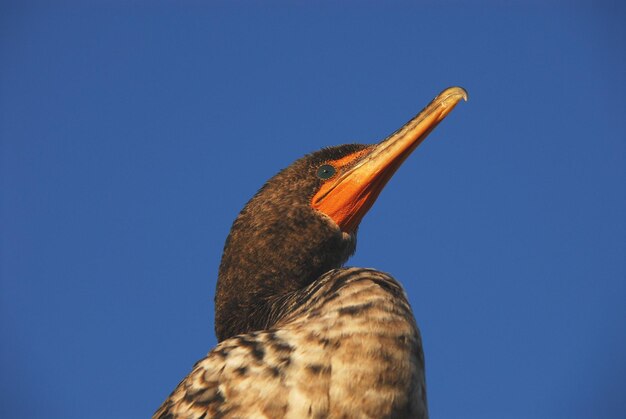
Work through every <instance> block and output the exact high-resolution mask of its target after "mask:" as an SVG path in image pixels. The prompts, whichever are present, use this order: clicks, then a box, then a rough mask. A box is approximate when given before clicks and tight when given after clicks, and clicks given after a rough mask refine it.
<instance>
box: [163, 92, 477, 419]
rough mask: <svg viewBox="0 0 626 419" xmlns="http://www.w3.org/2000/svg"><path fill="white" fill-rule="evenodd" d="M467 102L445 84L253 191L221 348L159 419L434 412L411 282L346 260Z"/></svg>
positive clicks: (237, 227)
mask: <svg viewBox="0 0 626 419" xmlns="http://www.w3.org/2000/svg"><path fill="white" fill-rule="evenodd" d="M461 99H467V93H466V92H465V90H463V89H462V88H460V87H452V88H448V89H446V90H444V91H443V92H442V93H440V94H439V95H438V96H437V97H436V98H435V99H434V100H433V101H432V102H431V103H430V104H429V105H428V106H426V107H425V108H424V110H422V112H420V113H419V114H418V115H417V116H416V117H414V118H413V119H411V120H410V121H409V122H408V123H406V124H405V125H404V126H403V127H402V128H400V129H399V130H397V131H396V132H394V133H393V134H391V135H390V136H389V137H388V138H386V139H385V140H383V141H382V142H380V143H378V144H374V145H362V144H350V145H342V146H338V147H331V148H325V149H322V150H320V151H318V152H315V153H312V154H309V155H306V156H304V157H303V158H301V159H299V160H297V161H296V162H294V163H293V164H292V165H291V166H289V167H287V168H286V169H284V170H282V171H281V172H279V173H278V174H277V175H275V176H274V177H273V178H271V179H270V180H269V181H268V182H267V183H266V184H265V185H264V186H263V187H262V188H261V189H260V190H259V191H258V192H257V194H256V195H254V197H253V198H252V199H251V200H250V201H249V202H248V203H247V204H246V206H245V207H244V209H243V210H242V211H241V213H240V214H239V216H238V217H237V218H236V220H235V221H234V223H233V226H232V229H231V231H230V234H229V235H228V238H227V239H226V244H225V246H224V254H223V256H222V261H221V264H220V268H219V274H218V281H217V292H216V296H215V332H216V335H217V338H218V341H219V343H218V345H217V346H216V347H215V348H214V349H213V350H212V351H211V352H209V354H208V355H207V356H206V357H205V358H204V359H201V360H200V361H198V362H197V363H196V364H195V366H194V367H193V369H192V371H191V372H190V373H189V375H188V376H187V377H185V378H184V379H183V380H182V381H181V383H180V384H179V385H178V386H177V387H176V389H174V391H173V392H172V394H171V395H170V396H169V397H168V398H167V400H165V402H164V403H163V404H162V405H161V407H160V408H159V409H158V410H157V411H156V413H155V414H154V416H153V418H160V419H165V418H188V419H191V418H211V417H228V418H253V417H254V418H256V417H266V418H306V417H315V418H327V417H330V418H344V417H345V418H351V417H355V418H427V417H428V409H427V402H426V384H425V375H424V355H423V352H422V342H421V337H420V333H419V329H418V328H417V325H416V323H415V320H414V317H413V313H412V311H411V307H410V305H409V302H408V300H407V297H406V295H405V293H404V290H403V289H402V286H401V285H400V283H399V282H398V281H396V280H395V279H394V278H392V277H391V276H390V275H389V274H386V273H383V272H379V271H376V270H373V269H365V268H343V267H342V266H343V264H344V263H345V262H346V260H347V259H348V258H349V257H350V256H351V255H352V254H353V253H354V251H355V248H356V233H357V229H358V226H359V223H360V222H361V219H362V218H363V216H364V215H365V213H366V212H367V211H368V209H369V208H370V207H371V206H372V204H373V203H374V201H375V200H376V198H377V197H378V195H379V193H380V192H381V190H382V189H383V187H384V186H385V184H386V183H387V181H388V180H389V179H390V178H391V176H392V175H393V174H394V172H395V171H396V170H397V169H398V167H399V166H400V165H401V164H402V162H403V161H404V160H405V159H406V158H407V157H408V156H409V154H410V153H411V152H412V151H413V150H414V149H415V148H416V147H417V146H418V145H419V144H420V143H421V141H422V140H423V139H424V138H425V137H426V136H427V135H428V134H429V133H430V131H431V130H433V128H435V126H436V125H437V124H438V123H439V122H440V121H441V120H443V119H444V118H445V117H446V115H447V114H448V113H449V112H450V111H451V110H452V109H453V108H454V107H455V106H456V104H457V103H458V102H459V101H460V100H461Z"/></svg>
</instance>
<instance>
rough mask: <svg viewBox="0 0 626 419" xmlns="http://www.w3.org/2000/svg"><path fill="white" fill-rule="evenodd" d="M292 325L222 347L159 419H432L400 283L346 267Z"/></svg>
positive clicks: (312, 292) (282, 323)
mask: <svg viewBox="0 0 626 419" xmlns="http://www.w3.org/2000/svg"><path fill="white" fill-rule="evenodd" d="M284 304H285V305H286V306H287V307H290V308H291V309H290V310H287V311H286V313H288V314H287V315H286V316H285V317H284V318H282V319H281V320H279V321H278V323H276V325H275V326H274V327H273V328H271V329H269V330H264V331H256V332H251V333H247V334H243V335H238V336H235V337H232V338H229V339H226V340H224V341H222V342H221V343H220V344H219V345H218V346H217V347H216V348H215V349H214V350H213V351H211V353H209V355H208V356H207V357H206V358H204V359H203V360H201V361H199V362H198V363H197V364H196V365H195V366H194V368H193V371H192V372H191V373H190V374H189V375H188V376H187V378H185V379H184V380H183V381H182V382H181V383H180V384H179V385H178V387H177V388H176V389H175V390H174V392H173V393H172V395H171V396H170V398H169V399H168V400H167V401H166V402H165V403H164V404H163V405H162V406H161V408H160V409H159V410H158V411H157V412H156V413H155V415H154V417H155V418H163V419H164V418H201V417H206V418H209V417H233V418H234V417H238V418H251V417H266V418H306V417H312V418H341V417H354V418H425V417H427V408H426V388H425V383H424V359H423V354H422V347H421V340H420V335H419V332H418V330H417V327H416V325H415V322H414V320H413V316H412V313H411V308H410V306H409V303H408V302H407V299H406V296H405V295H404V292H403V290H402V287H401V286H400V284H398V282H397V281H395V280H394V279H393V278H392V277H390V276H389V275H387V274H384V273H382V272H378V271H375V270H371V269H363V268H350V269H337V270H333V271H331V272H329V273H327V274H325V275H324V276H323V277H322V278H320V279H319V280H318V281H315V282H314V283H313V284H311V285H309V286H308V287H307V288H306V289H305V290H304V291H303V292H301V293H299V294H298V295H296V294H293V295H291V296H290V298H287V299H285V301H284Z"/></svg>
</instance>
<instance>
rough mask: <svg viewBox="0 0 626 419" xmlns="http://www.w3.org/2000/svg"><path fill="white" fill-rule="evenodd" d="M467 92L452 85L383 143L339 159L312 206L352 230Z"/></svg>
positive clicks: (464, 97) (346, 230)
mask: <svg viewBox="0 0 626 419" xmlns="http://www.w3.org/2000/svg"><path fill="white" fill-rule="evenodd" d="M461 99H464V100H467V92H466V91H465V90H464V89H462V88H460V87H450V88H448V89H446V90H444V91H443V92H441V93H440V94H439V95H438V96H437V97H436V98H435V99H433V101H432V102H430V104H428V106H426V107H425V108H424V109H423V110H422V111H421V112H420V113H419V114H418V115H417V116H416V117H415V118H413V119H411V120H410V121H409V122H407V123H406V124H405V125H404V126H403V127H402V128H400V129H399V130H397V131H396V132H394V133H393V134H391V135H390V136H389V137H387V138H386V139H385V140H383V141H382V142H380V143H378V144H375V145H373V146H371V147H368V148H366V149H365V150H361V151H359V152H357V153H355V154H353V155H351V156H347V157H344V158H342V159H341V161H337V162H329V163H330V164H333V163H337V165H338V166H343V165H346V166H347V167H349V169H347V170H346V171H343V172H342V171H341V167H339V168H338V175H336V176H335V177H334V178H331V179H329V180H328V181H326V182H325V183H324V184H323V185H322V186H321V187H320V190H319V191H318V192H317V193H316V194H315V195H314V196H313V200H312V202H311V205H312V207H313V208H315V209H317V210H318V211H321V212H322V213H324V214H326V215H327V216H329V217H330V218H331V219H332V220H333V221H334V222H335V223H336V224H337V225H338V226H339V227H340V228H341V230H342V231H344V232H348V233H350V232H353V231H355V230H356V228H357V227H358V225H359V223H360V222H361V219H362V218H363V216H364V215H365V213H367V211H368V210H369V209H370V208H371V206H372V204H373V203H374V201H376V198H377V197H378V195H379V194H380V192H381V191H382V189H383V187H384V186H385V185H386V184H387V181H389V179H390V178H391V176H393V174H394V173H395V171H396V170H397V169H398V167H400V165H401V164H402V162H404V160H405V159H406V158H407V157H408V156H409V154H411V152H412V151H413V150H415V148H417V146H418V145H419V144H420V143H421V142H422V141H423V140H424V138H426V136H427V135H428V134H429V133H430V132H431V131H432V130H433V129H434V128H435V127H436V126H437V124H439V122H441V121H442V120H443V119H444V118H445V117H446V116H447V115H448V114H449V113H450V111H452V109H454V107H455V106H456V104H457V103H459V102H460V101H461Z"/></svg>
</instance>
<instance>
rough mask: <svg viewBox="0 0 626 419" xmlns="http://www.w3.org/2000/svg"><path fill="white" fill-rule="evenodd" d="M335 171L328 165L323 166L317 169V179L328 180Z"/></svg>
mask: <svg viewBox="0 0 626 419" xmlns="http://www.w3.org/2000/svg"><path fill="white" fill-rule="evenodd" d="M336 171H337V170H336V169H335V168H334V167H333V166H331V165H330V164H323V165H321V166H320V167H319V168H318V169H317V177H318V178H320V179H330V178H331V177H333V175H334V174H335V172H336Z"/></svg>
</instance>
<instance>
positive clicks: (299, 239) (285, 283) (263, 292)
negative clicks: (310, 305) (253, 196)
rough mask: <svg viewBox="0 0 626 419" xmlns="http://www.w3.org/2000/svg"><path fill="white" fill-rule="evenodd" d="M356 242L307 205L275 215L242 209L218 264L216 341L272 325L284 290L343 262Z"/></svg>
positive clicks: (301, 286) (290, 291) (296, 288)
mask: <svg viewBox="0 0 626 419" xmlns="http://www.w3.org/2000/svg"><path fill="white" fill-rule="evenodd" d="M257 219H262V220H263V222H262V223H257V222H256V220H257ZM355 245H356V239H355V236H354V235H347V234H345V233H342V232H341V231H339V230H338V229H337V227H336V226H332V225H330V224H329V223H328V220H325V219H323V218H322V217H318V216H312V215H311V211H310V209H308V208H298V207H292V208H290V209H289V212H288V213H281V214H279V215H276V216H273V215H272V214H262V216H260V215H259V214H255V213H254V211H246V210H244V211H242V213H241V214H240V215H239V217H238V218H237V220H235V223H234V224H233V228H232V230H231V232H230V234H229V236H228V238H227V240H226V245H225V248H224V254H223V256H222V262H221V264H220V270H219V276H218V282H217V292H216V295H215V331H216V335H217V338H218V341H222V340H224V339H227V338H229V337H232V336H235V335H238V334H242V333H247V332H250V331H254V330H261V329H267V328H270V327H271V326H272V325H273V324H274V323H275V322H276V321H278V320H279V319H280V318H281V317H282V315H283V314H284V313H282V312H281V307H282V302H283V301H284V300H285V297H286V296H289V295H293V294H294V293H297V292H298V291H300V290H302V289H304V288H306V287H307V286H308V285H309V284H311V283H312V282H314V281H315V280H317V278H319V277H320V276H321V275H322V274H324V273H325V272H327V271H329V270H331V269H334V268H338V267H340V266H341V265H343V263H344V262H345V261H346V260H347V259H348V257H349V256H350V255H351V254H352V253H353V252H354V249H355Z"/></svg>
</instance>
